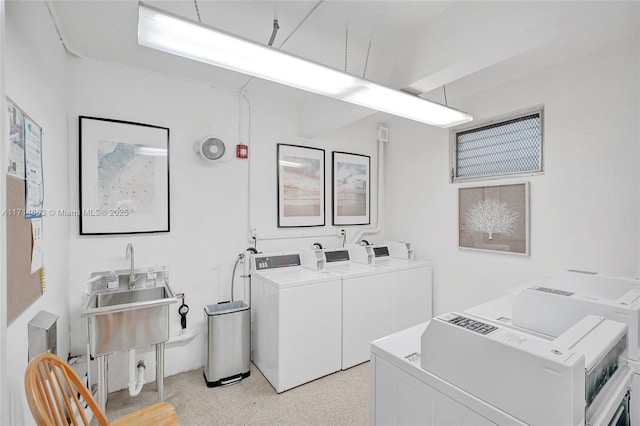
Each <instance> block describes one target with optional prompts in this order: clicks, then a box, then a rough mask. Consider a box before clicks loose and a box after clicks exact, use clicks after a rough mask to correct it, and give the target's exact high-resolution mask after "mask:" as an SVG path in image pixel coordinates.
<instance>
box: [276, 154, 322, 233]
mask: <svg viewBox="0 0 640 426" xmlns="http://www.w3.org/2000/svg"><path fill="white" fill-rule="evenodd" d="M324 154H325V151H324V149H320V148H312V147H307V146H300V145H289V144H278V145H277V157H278V164H277V167H278V168H277V180H278V228H298V227H311V226H324V225H325V223H326V222H325V162H324V157H325V155H324Z"/></svg>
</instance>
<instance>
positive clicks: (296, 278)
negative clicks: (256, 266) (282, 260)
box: [255, 266, 340, 288]
mask: <svg viewBox="0 0 640 426" xmlns="http://www.w3.org/2000/svg"><path fill="white" fill-rule="evenodd" d="M255 275H257V276H260V277H261V278H262V279H264V280H266V281H268V282H269V283H271V284H273V285H275V286H277V287H280V288H286V287H297V286H301V285H307V284H316V283H321V282H327V281H340V276H339V275H337V274H334V273H332V272H329V271H314V270H311V269H306V268H303V267H300V266H298V267H290V268H283V269H271V270H265V271H258V272H255Z"/></svg>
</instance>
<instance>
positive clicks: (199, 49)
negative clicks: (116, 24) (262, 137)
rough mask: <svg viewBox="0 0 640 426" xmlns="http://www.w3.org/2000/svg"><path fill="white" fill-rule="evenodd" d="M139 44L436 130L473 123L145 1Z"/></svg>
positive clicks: (464, 116) (450, 111)
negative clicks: (436, 128) (423, 124)
mask: <svg viewBox="0 0 640 426" xmlns="http://www.w3.org/2000/svg"><path fill="white" fill-rule="evenodd" d="M138 44H140V45H141V46H146V47H150V48H153V49H157V50H161V51H163V52H167V53H171V54H174V55H177V56H182V57H184V58H188V59H192V60H195V61H200V62H204V63H207V64H211V65H215V66H218V67H221V68H226V69H229V70H232V71H237V72H241V73H243V74H248V75H252V76H254V77H258V78H262V79H264V80H269V81H273V82H276V83H280V84H284V85H286V86H291V87H295V88H298V89H301V90H305V91H307V92H312V93H317V94H319V95H324V96H329V97H332V98H336V99H340V100H343V101H346V102H350V103H353V104H356V105H360V106H363V107H366V108H371V109H374V110H377V111H382V112H386V113H388V114H393V115H397V116H400V117H404V118H408V119H410V120H415V121H419V122H422V123H426V124H430V125H433V126H439V127H450V126H455V125H457V124H461V123H466V122H468V121H471V120H472V119H473V117H472V116H471V115H469V114H467V113H465V112H462V111H458V110H456V109H453V108H449V107H446V106H444V105H440V104H438V103H435V102H431V101H428V100H426V99H422V98H419V97H417V96H414V95H411V94H409V93H405V92H401V91H399V90H394V89H390V88H388V87H385V86H381V85H379V84H376V83H373V82H371V81H368V80H365V79H362V78H359V77H356V76H353V75H350V74H347V73H344V72H342V71H338V70H336V69H333V68H330V67H327V66H325V65H322V64H318V63H316V62H312V61H309V60H307V59H303V58H300V57H298V56H294V55H291V54H289V53H285V52H283V51H280V50H277V49H275V48H272V47H270V46H265V45H262V44H259V43H255V42H253V41H251V40H247V39H243V38H240V37H238V36H235V35H232V34H229V33H226V32H224V31H220V30H218V29H215V28H213V27H209V26H206V25H202V24H199V23H197V22H193V21H190V20H188V19H185V18H183V17H180V16H177V15H173V14H170V13H168V12H166V11H163V10H161V9H157V8H155V7H151V6H148V5H146V4H144V3H143V2H140V3H139V6H138Z"/></svg>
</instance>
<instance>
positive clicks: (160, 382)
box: [156, 343, 164, 402]
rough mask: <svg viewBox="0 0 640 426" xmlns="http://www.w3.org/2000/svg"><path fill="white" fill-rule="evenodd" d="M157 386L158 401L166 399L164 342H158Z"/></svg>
mask: <svg viewBox="0 0 640 426" xmlns="http://www.w3.org/2000/svg"><path fill="white" fill-rule="evenodd" d="M156 387H157V389H158V402H162V401H164V343H156Z"/></svg>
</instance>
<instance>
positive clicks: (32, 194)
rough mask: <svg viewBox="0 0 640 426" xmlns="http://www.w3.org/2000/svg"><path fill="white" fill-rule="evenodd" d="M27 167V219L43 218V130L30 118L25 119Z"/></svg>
mask: <svg viewBox="0 0 640 426" xmlns="http://www.w3.org/2000/svg"><path fill="white" fill-rule="evenodd" d="M24 135H25V165H26V178H27V190H26V192H27V193H26V196H25V210H26V214H25V217H26V218H27V219H33V218H37V217H42V206H43V203H44V181H43V177H42V129H41V128H40V126H38V125H37V124H36V123H35V122H33V121H31V120H30V119H29V118H28V117H25V118H24Z"/></svg>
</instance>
